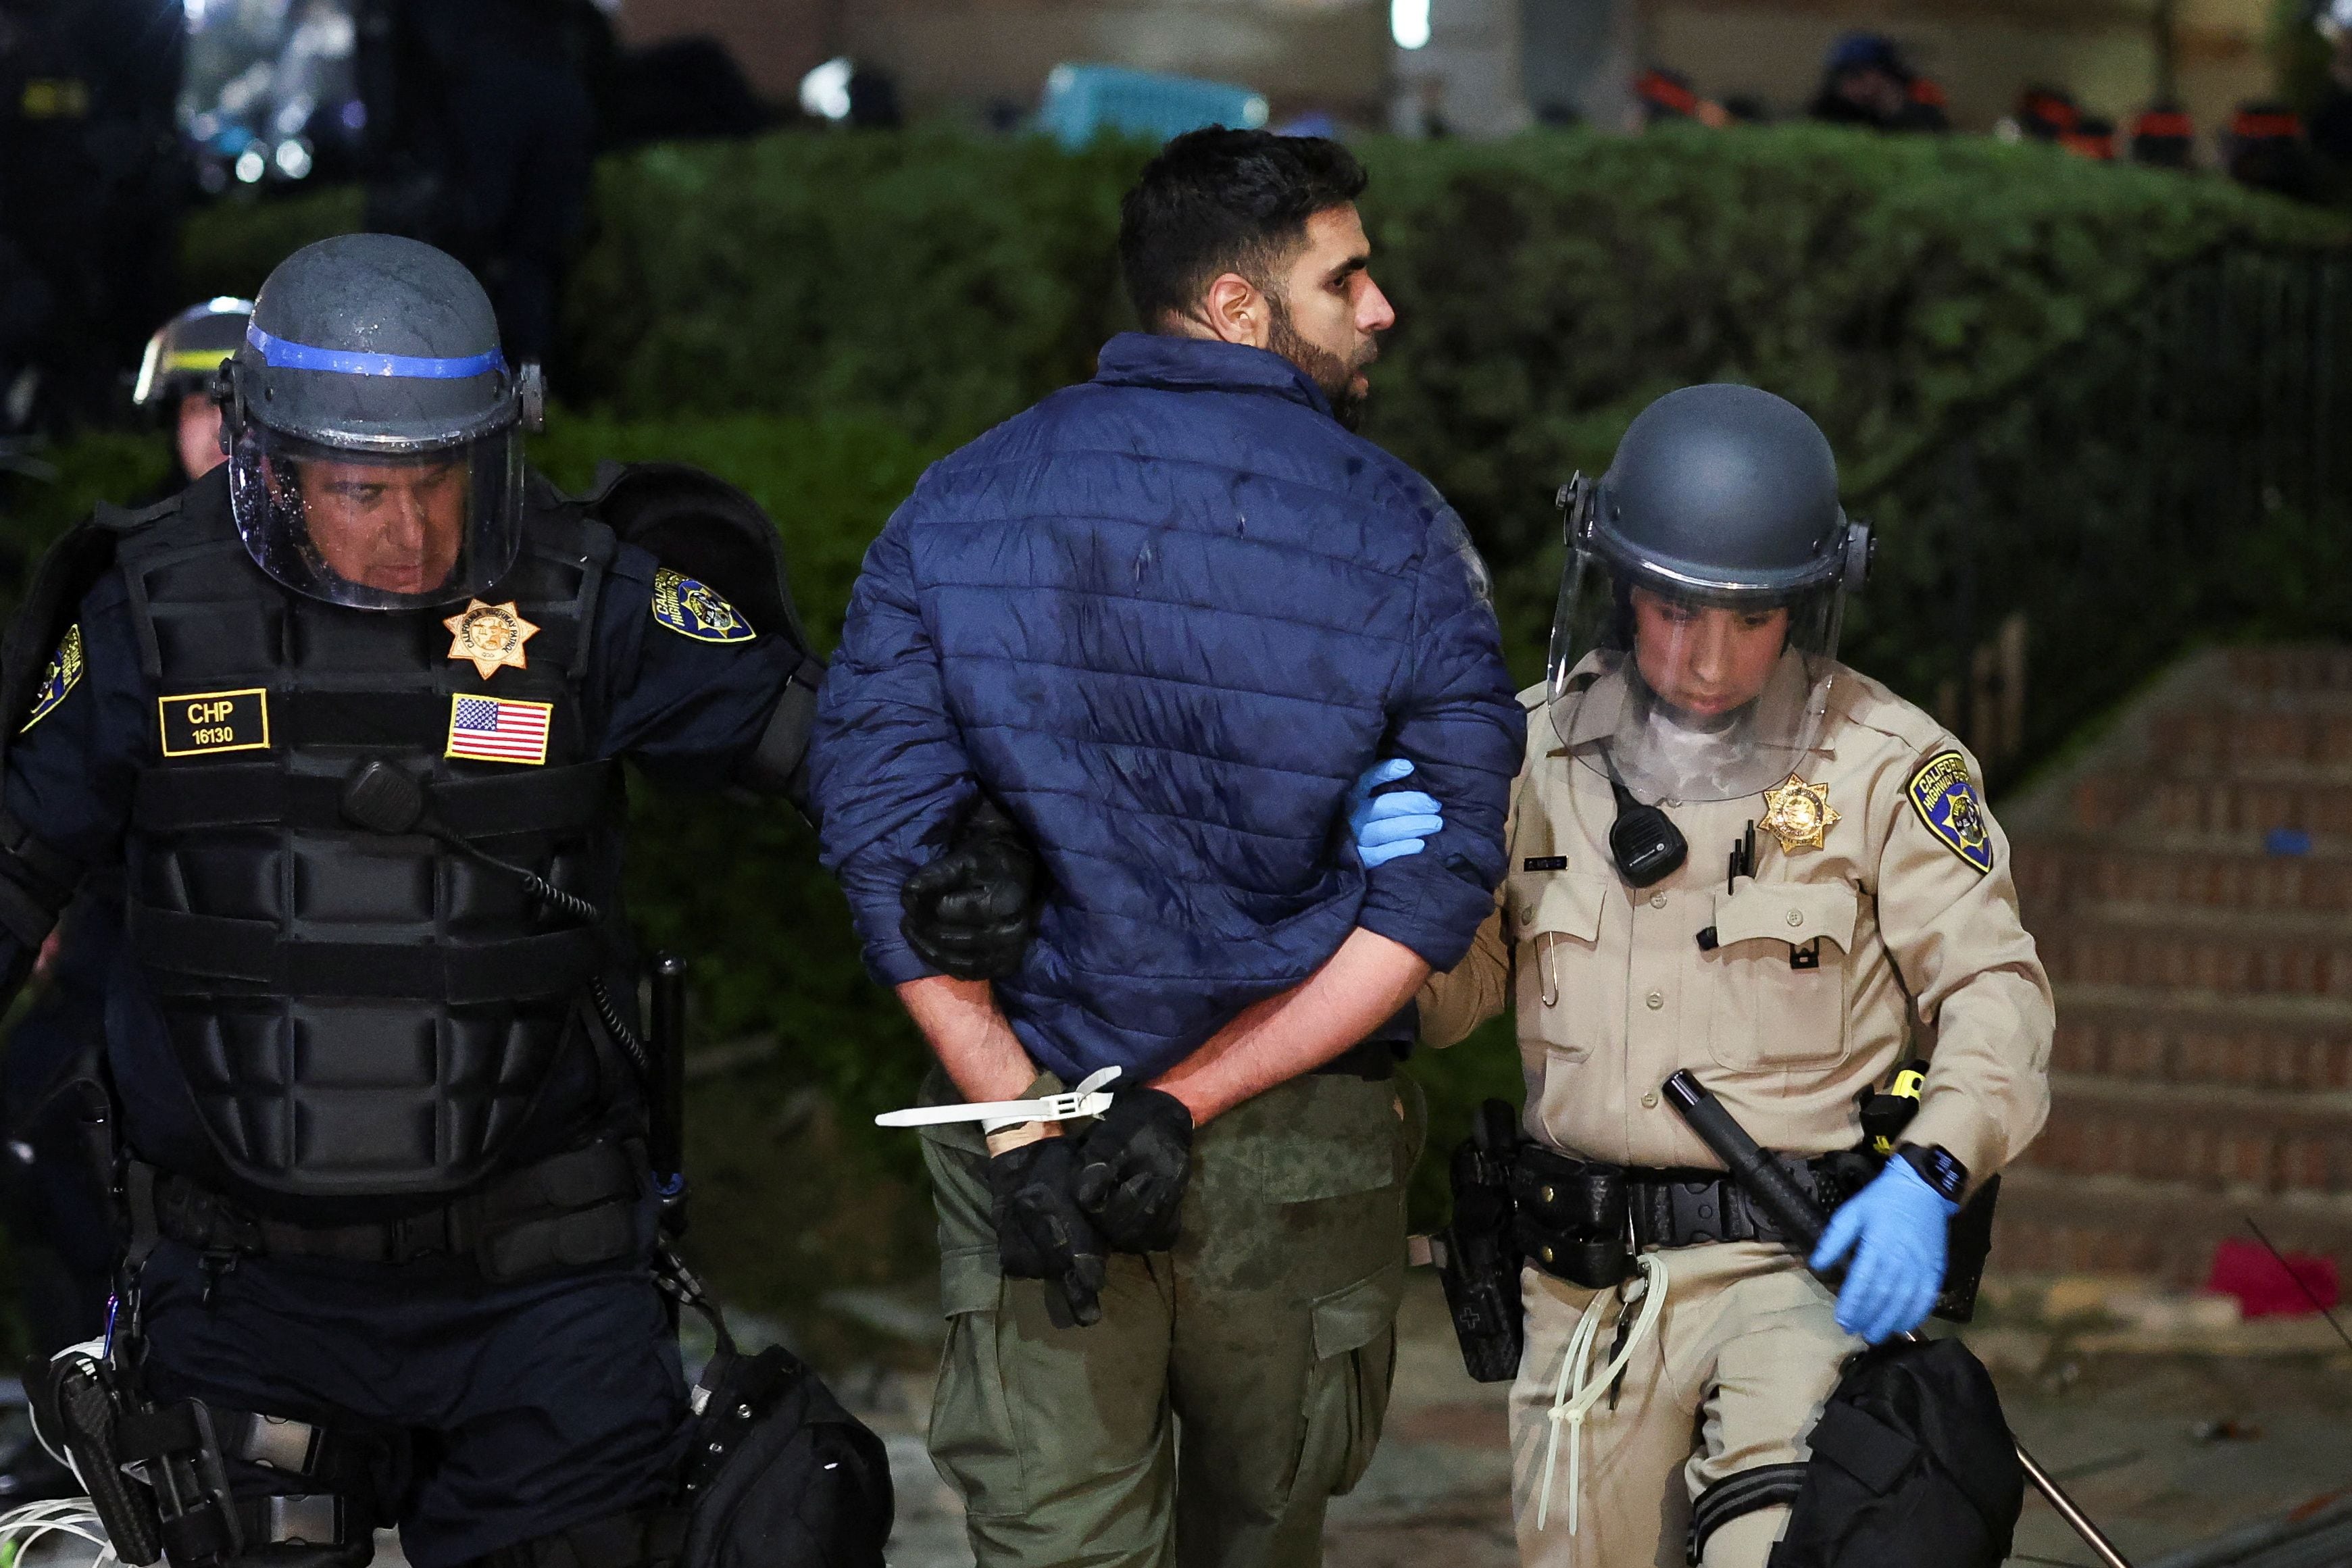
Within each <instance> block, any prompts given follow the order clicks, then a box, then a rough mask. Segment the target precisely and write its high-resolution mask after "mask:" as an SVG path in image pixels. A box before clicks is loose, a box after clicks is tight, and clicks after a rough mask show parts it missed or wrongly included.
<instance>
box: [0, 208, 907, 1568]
mask: <svg viewBox="0 0 2352 1568" xmlns="http://www.w3.org/2000/svg"><path fill="white" fill-rule="evenodd" d="M167 357H168V350H167ZM158 368H160V367H158ZM162 384H163V382H162V381H161V379H160V377H159V378H158V379H157V381H156V385H157V386H158V387H161V386H162ZM217 389H218V393H219V396H220V399H221V403H222V409H223V415H224V423H223V434H222V440H223V442H224V444H225V445H226V452H227V455H228V459H227V462H226V464H225V465H223V466H222V467H221V468H220V469H219V470H217V471H215V472H214V473H212V474H209V475H206V476H204V477H203V478H201V479H198V480H197V481H196V482H195V483H194V484H193V485H191V486H188V487H187V488H186V489H185V490H184V491H183V492H182V493H181V494H179V495H178V496H176V497H173V498H172V499H170V500H168V501H165V502H163V503H162V504H160V505H157V506H155V507H149V508H147V509H145V510H143V511H140V512H132V513H125V512H119V511H114V510H111V509H108V508H100V514H99V516H98V517H96V518H95V519H93V520H92V521H91V522H89V523H88V524H85V525H84V526H83V527H82V528H80V529H79V530H77V531H76V532H75V533H74V534H73V535H71V536H69V537H68V538H67V539H66V540H65V541H64V542H63V543H62V544H61V545H60V546H59V547H58V549H57V550H55V551H54V552H53V553H52V554H51V556H50V557H49V558H48V559H47V560H46V561H45V562H44V563H43V565H42V567H41V569H40V570H39V571H38V572H37V574H36V578H35V580H34V584H33V587H32V589H31V590H30V591H29V592H28V595H27V603H26V608H25V610H24V612H23V613H22V614H21V616H20V618H19V621H18V622H17V624H16V627H15V629H14V631H13V632H12V633H11V635H10V639H9V642H8V645H7V647H8V659H7V666H6V676H5V678H6V681H7V683H8V684H7V693H6V695H7V700H8V701H10V702H12V703H14V704H16V708H15V709H14V711H15V712H16V714H17V715H18V717H16V718H15V719H12V721H11V722H10V723H9V724H8V726H7V731H8V738H7V749H6V757H5V762H6V774H5V779H6V786H5V831H0V970H5V981H6V984H7V988H9V989H13V988H14V987H15V986H16V983H17V982H18V981H20V980H21V979H22V977H23V976H24V974H25V972H26V968H27V967H29V965H30V963H31V960H32V956H33V954H34V953H35V951H36V950H37V948H38V947H39V946H40V943H41V940H42V938H43V936H45V935H46V934H47V929H48V926H49V923H50V921H51V919H52V918H53V917H54V915H55V912H56V911H57V910H58V908H59V907H60V906H61V905H62V904H64V903H65V901H66V900H67V898H68V896H69V895H70V894H71V893H72V891H73V889H74V887H75V885H76V883H78V882H79V880H80V878H81V875H82V873H83V872H84V870H85V868H88V867H91V866H93V865H97V864H100V863H102V862H108V861H110V860H112V859H114V858H116V857H118V856H119V857H121V859H122V861H123V862H124V863H125V866H126V875H127V882H128V895H127V904H128V908H127V911H126V919H125V927H124V929H125V936H126V944H125V946H126V948H127V952H126V956H125V957H124V959H123V961H122V962H121V963H118V964H117V965H116V966H115V967H114V969H113V971H112V972H111V974H110V977H109V981H108V984H109V996H108V1011H107V1016H108V1030H107V1038H106V1052H105V1068H106V1071H104V1072H103V1073H102V1074H101V1075H100V1077H101V1078H102V1079H103V1081H104V1082H105V1084H106V1085H107V1086H108V1087H110V1090H111V1094H110V1100H111V1105H112V1115H111V1120H110V1125H111V1126H112V1128H113V1131H114V1134H115V1145H116V1146H115V1168H114V1175H115V1177H116V1183H117V1187H118V1191H119V1195H120V1197H121V1207H122V1210H123V1213H124V1216H125V1217H126V1224H127V1228H128V1238H127V1240H128V1258H127V1261H126V1263H125V1266H124V1268H123V1270H122V1273H121V1283H120V1287H119V1291H120V1297H121V1309H120V1311H119V1312H117V1313H116V1314H115V1317H114V1320H113V1330H112V1333H111V1334H110V1338H109V1341H108V1343H107V1346H106V1348H105V1349H104V1351H103V1352H102V1353H101V1352H98V1351H93V1352H91V1353H89V1355H88V1356H86V1357H85V1358H84V1360H83V1362H82V1363H80V1364H79V1370H80V1371H81V1372H84V1373H89V1374H90V1375H92V1376H96V1377H98V1378H99V1380H100V1381H101V1382H104V1383H106V1384H107V1385H109V1386H110V1388H112V1389H113V1391H114V1393H115V1395H116V1396H117V1397H118V1398H119V1399H120V1400H121V1401H123V1402H124V1403H122V1404H121V1409H122V1410H125V1411H129V1412H131V1414H130V1415H125V1416H121V1418H120V1419H119V1420H118V1421H117V1422H116V1424H115V1426H114V1427H113V1428H112V1429H113V1433H114V1440H115V1441H116V1442H117V1443H118V1446H120V1447H121V1449H122V1452H123V1454H124V1455H125V1456H126V1457H129V1458H143V1459H144V1460H145V1464H144V1473H145V1474H146V1475H147V1476H148V1477H149V1478H150V1485H151V1488H152V1499H151V1500H149V1501H148V1502H147V1505H146V1506H148V1507H149V1508H150V1509H151V1510H159V1511H160V1517H161V1520H162V1521H163V1523H162V1527H161V1528H162V1539H163V1546H164V1548H165V1549H166V1550H167V1551H168V1552H169V1555H170V1556H171V1557H172V1560H173V1563H175V1564H179V1565H180V1568H188V1565H190V1564H200V1565H205V1568H210V1565H212V1564H215V1563H230V1562H236V1563H286V1564H328V1563H353V1564H356V1563H365V1562H366V1561H367V1560H368V1558H369V1555H370V1552H371V1550H372V1547H371V1541H372V1534H371V1532H372V1531H373V1530H374V1529H376V1528H378V1527H385V1526H392V1525H395V1524H396V1525H397V1526H398V1527H399V1528H400V1530H401V1531H402V1536H403V1544H404V1550H405V1552H406V1554H407V1557H408V1559H409V1561H410V1562H412V1563H415V1564H417V1565H418V1568H456V1565H457V1564H461V1563H485V1564H499V1565H500V1568H526V1565H533V1564H541V1563H549V1564H563V1565H566V1568H570V1565H572V1564H578V1565H579V1568H595V1565H601V1564H612V1565H616V1568H626V1565H630V1564H638V1563H653V1562H656V1561H665V1562H667V1561H670V1560H673V1559H674V1558H675V1556H676V1554H677V1544H678V1542H679V1541H680V1540H681V1539H682V1538H683V1536H684V1532H685V1525H684V1523H683V1522H682V1518H681V1516H680V1515H679V1514H678V1513H677V1511H676V1510H675V1508H674V1507H673V1506H672V1505H673V1503H674V1501H675V1491H674V1479H673V1478H674V1476H675V1474H676V1468H677V1462H678V1460H679V1458H680V1457H681V1451H682V1448H684V1446H685V1444H686V1443H687V1441H688V1436H687V1427H686V1426H685V1419H686V1416H687V1408H686V1406H687V1392H686V1389H685V1387H684V1385H683V1383H682V1381H681V1377H680V1371H679V1362H678V1356H677V1349H676V1345H675V1343H674V1341H673V1339H672V1338H671V1336H670V1335H669V1333H668V1332H667V1314H666V1312H665V1306H664V1301H663V1298H662V1296H661V1294H660V1293H659V1291H657V1288H656V1275H655V1273H654V1271H653V1270H652V1269H651V1267H650V1266H649V1265H650V1264H651V1262H652V1261H653V1260H654V1258H655V1251H656V1212H657V1199H656V1180H657V1178H667V1176H674V1175H675V1173H661V1172H654V1171H650V1170H649V1169H648V1164H647V1155H646V1130H647V1120H648V1116H647V1100H648V1094H649V1090H648V1088H647V1080H648V1078H649V1076H650V1074H649V1066H650V1064H649V1063H648V1062H647V1061H646V1042H645V1040H642V1039H641V1038H640V1037H639V1036H640V1031H639V1029H638V1025H637V1022H636V1019H635V995H636V986H635V976H634V972H633V961H632V958H631V956H630V954H629V951H628V946H627V939H626V935H625V923H624V918H623V915H622V911H621V907H620V889H619V880H618V879H619V873H620V866H621V848H622V835H623V831H624V825H625V800H626V798H625V789H624V786H623V780H622V777H621V774H620V764H621V761H622V759H623V758H627V759H629V760H631V761H634V762H635V763H637V764H638V765H639V766H640V767H641V768H644V769H645V770H646V772H648V773H649V774H652V775H655V776H656V777H659V778H668V779H678V780H682V781H703V782H709V783H717V782H730V783H733V784H735V785H739V786H742V787H746V788H749V789H752V790H755V791H760V792H764V793H769V794H780V795H782V796H784V797H786V798H787V799H797V794H798V789H799V782H798V780H799V777H800V765H801V753H802V749H803V739H804V737H805V735H806V732H807V728H808V723H809V719H810V716H811V714H812V712H813V709H814V685H815V682H816V680H817V679H818V676H819V674H820V671H821V666H820V665H819V664H818V663H817V661H816V660H815V659H814V657H813V656H812V654H811V653H810V651H809V649H808V646H807V643H806V639H805V637H804V635H803V632H802V631H801V628H800V625H799V622H798V620H797V617H796V615H795V613H794V612H793V606H792V601H791V597H790V591H789V589H788V587H787V585H786V582H785V579H784V574H783V570H782V560H781V559H780V556H779V553H778V549H777V543H776V536H775V532H774V529H773V528H772V525H771V524H770V523H769V522H768V521H767V519H766V518H765V517H762V516H761V514H760V513H759V512H758V510H757V508H756V507H753V506H752V505H751V503H750V501H749V500H748V499H747V498H745V497H741V496H740V493H738V492H735V491H733V490H732V489H730V488H729V487H728V486H724V485H722V484H720V483H719V482H718V481H716V480H713V479H710V478H709V477H708V476H702V475H699V474H696V473H694V472H693V471H691V470H686V469H681V468H677V467H673V466H668V465H658V466H648V467H643V468H635V469H621V470H618V471H617V472H616V473H612V472H608V474H607V475H606V476H601V477H600V484H599V486H598V488H597V490H596V491H595V492H594V493H593V494H592V495H591V496H589V497H585V498H584V499H574V498H570V497H564V496H562V495H561V494H559V493H558V492H557V491H556V490H554V488H553V487H552V486H550V485H549V484H548V483H547V482H546V481H545V480H544V479H542V478H541V477H540V476H538V475H537V474H535V473H533V472H532V471H531V470H530V468H529V466H528V465H526V464H525V462H524V460H523V452H522V437H523V434H524V433H525V431H526V430H527V429H529V428H530V427H531V426H532V423H533V422H534V421H535V419H536V418H537V416H538V409H537V402H538V387H537V377H536V371H535V368H534V367H528V366H522V367H518V366H515V365H512V364H509V362H508V361H506V359H505V358H504V356H503V355H502V353H501V351H500V348H499V337H498V332H497V329H496V326H495V324H494V320H493V316H492V312H491V308H490V305H489V302H488V299H487V298H485V297H484V295H483V292H482V290H481V288H480V287H479V286H478V284H477V283H476V282H475V280H474V279H473V278H472V277H470V276H469V275H468V274H467V272H466V271H465V269H464V268H463V267H460V266H458V265H457V263H456V262H454V261H453V260H451V259H450V258H449V257H448V256H445V255H443V254H442V253H440V252H438V251H436V250H434V249H432V248H430V247H428V246H424V245H421V244H418V243H415V242H414V241H409V240H404V239H396V238H391V237H387V236H383V235H349V236H345V237H341V238H338V239H331V240H327V241H323V242H320V244H317V245H313V246H309V247H306V248H305V249H303V250H301V251H299V252H297V253H296V254H295V255H294V256H291V257H289V259H288V260H287V261H286V262H285V263H283V264H282V265H281V266H280V267H278V269H277V270H276V271H275V272H273V273H272V274H271V275H270V277H269V278H268V282H267V283H266V284H265V285H264V286H263V287H262V289H261V292H260V294H259V296H258V297H257V299H256V300H255V302H254V306H253V309H252V315H251V319H250V321H249V322H248V323H247V325H246V327H245V329H244V331H243V333H242V340H241V341H240V342H239V343H238V344H237V345H236V350H235V355H234V358H233V361H231V362H230V364H229V365H228V366H227V367H226V369H224V370H223V371H222V372H221V374H220V377H219V381H218V383H217ZM45 661H46V662H45ZM19 726H21V727H22V728H21V731H20V729H19ZM93 1366H95V1367H96V1368H97V1370H96V1371H95V1372H93V1371H92V1367H93ZM65 1386H66V1385H65V1383H64V1382H63V1381H60V1382H59V1383H58V1387H59V1388H63V1387H65ZM59 1399H60V1401H61V1402H60V1403H59V1404H58V1409H59V1411H60V1416H59V1419H60V1420H64V1421H65V1430H66V1432H67V1433H68V1437H69V1438H70V1437H71V1435H72V1434H73V1433H75V1432H77V1431H82V1430H83V1428H81V1427H76V1426H74V1425H73V1423H72V1422H71V1421H70V1420H65V1417H66V1416H70V1415H71V1414H72V1412H71V1411H70V1410H67V1409H66V1408H65V1403H69V1402H62V1400H63V1396H59ZM84 1414H85V1416H86V1414H87V1412H86V1411H85V1412H84ZM134 1417H135V1418H134ZM45 1430H46V1428H45ZM83 1473H84V1474H85V1476H88V1475H89V1473H91V1472H90V1468H89V1466H87V1465H85V1466H84V1467H83ZM157 1477H165V1478H171V1477H177V1478H180V1481H175V1482H173V1483H172V1484H171V1485H169V1486H166V1485H164V1484H163V1483H162V1482H159V1481H156V1480H155V1479H154V1478H157ZM181 1482H184V1485H183V1484H181ZM101 1490H103V1489H101ZM127 1490H129V1491H131V1492H132V1493H140V1491H141V1489H140V1488H138V1487H136V1486H132V1487H129V1488H128V1489H127ZM167 1493H168V1494H169V1495H167ZM100 1502H101V1504H103V1503H104V1502H105V1499H104V1498H103V1497H101V1498H100ZM886 1516H887V1508H886ZM111 1528H113V1525H112V1523H111V1522H110V1529H111ZM886 1528H887V1526H886ZM877 1551H878V1541H877Z"/></svg>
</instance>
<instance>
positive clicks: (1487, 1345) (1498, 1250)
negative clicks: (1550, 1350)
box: [1430, 1100, 1527, 1383]
mask: <svg viewBox="0 0 2352 1568" xmlns="http://www.w3.org/2000/svg"><path fill="white" fill-rule="evenodd" d="M1518 1145H1519V1128H1518V1117H1517V1113H1514V1112H1513V1111H1512V1109H1511V1107H1510V1106H1509V1105H1508V1104H1507V1103H1504V1102H1502V1101H1500V1100H1489V1101H1487V1102H1486V1103H1485V1104H1483V1105H1481V1106H1479V1107H1478V1119H1477V1121H1476V1122H1475V1124H1473V1126H1472V1132H1471V1136H1470V1137H1468V1138H1466V1139H1465V1140H1464V1141H1463V1143H1462V1144H1461V1145H1460V1146H1459V1147H1457V1148H1456V1149H1455V1150H1454V1161H1453V1166H1452V1167H1451V1172H1450V1174H1451V1176H1452V1178H1453V1186H1454V1218H1453V1219H1452V1221H1451V1222H1449V1223H1448V1224H1447V1226H1446V1228H1445V1229H1444V1231H1443V1232H1441V1233H1440V1234H1439V1235H1438V1236H1437V1237H1436V1238H1435V1239H1434V1240H1435V1243H1436V1245H1434V1246H1433V1247H1432V1248H1431V1249H1430V1251H1431V1257H1432V1260H1433V1261H1434V1262H1435V1263H1436V1264H1437V1270H1438V1279H1439V1281H1441V1282H1442V1283H1443V1284H1444V1287H1445V1309H1446V1311H1447V1312H1448V1313H1450V1314H1451V1315H1452V1317H1453V1319H1454V1338H1455V1339H1456V1340H1457V1341H1459V1342H1460V1343H1461V1346H1462V1364H1463V1367H1464V1368H1465V1370H1466V1371H1467V1372H1468V1373H1469V1374H1470V1375H1471V1376H1472V1377H1473V1378H1475V1379H1476V1380H1477V1381H1478V1382H1480V1383H1506V1382H1508V1381H1509V1380H1510V1379H1511V1378H1512V1377H1514V1376H1516V1375H1517V1374H1518V1370H1519V1355H1520V1352H1521V1351H1522V1350H1523V1349H1524V1348H1525V1346H1526V1343H1527V1332H1526V1325H1525V1322H1524V1321H1523V1319H1522V1316H1521V1312H1520V1306H1519V1250H1518V1243H1517V1239H1515V1237H1514V1234H1513V1227H1512V1215H1511V1167H1512V1164H1513V1161H1514V1160H1515V1158H1516V1157H1517V1152H1518Z"/></svg>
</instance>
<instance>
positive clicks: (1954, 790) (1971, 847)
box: [1904, 751, 1992, 872]
mask: <svg viewBox="0 0 2352 1568" xmlns="http://www.w3.org/2000/svg"><path fill="white" fill-rule="evenodd" d="M1904 792H1905V793H1906V794H1907V795H1909V796H1910V797H1911V809H1912V810H1915V811H1916V812H1918V813H1919V820H1920V821H1922V822H1925V823H1926V824H1927V831H1929V832H1931V833H1933V834H1935V835H1936V837H1937V838H1938V839H1941V840H1942V841H1944V847H1945V848H1946V849H1948V850H1950V851H1951V852H1953V853H1954V854H1956V855H1958V856H1959V857H1960V858H1961V859H1962V860H1964V861H1966V862H1969V864H1970V865H1972V866H1974V867H1976V868H1977V870H1979V871H1980V872H1985V871H1990V870H1992V835H1991V833H1990V831H1987V830H1986V827H1985V816H1984V807H1983V806H1982V805H1981V804H1979V802H1978V800H1977V789H1976V786H1975V785H1974V784H1971V783H1970V782H1969V765H1968V761H1967V759H1966V758H1963V757H1961V755H1960V754H1959V753H1958V752H1957V751H1939V752H1937V753H1936V755H1935V756H1933V757H1930V758H1927V761H1925V762H1923V763H1921V764H1920V765H1919V770H1918V771H1917V772H1916V773H1914V774H1912V775H1911V782H1910V783H1909V784H1908V785H1906V787H1905V790H1904Z"/></svg>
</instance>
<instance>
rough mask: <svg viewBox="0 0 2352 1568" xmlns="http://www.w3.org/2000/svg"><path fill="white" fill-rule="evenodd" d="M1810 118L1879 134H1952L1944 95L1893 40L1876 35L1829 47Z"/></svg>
mask: <svg viewBox="0 0 2352 1568" xmlns="http://www.w3.org/2000/svg"><path fill="white" fill-rule="evenodd" d="M1809 112H1810V113H1811V116H1812V118H1813V119H1815V120H1821V121H1822V122H1824V123H1825V124H1830V125H1864V126H1868V127H1869V128H1871V129H1872V130H1874V131H1948V130H1950V129H1951V121H1950V120H1948V118H1947V117H1946V115H1945V113H1944V90H1943V89H1941V88H1939V87H1937V85H1936V84H1935V83H1934V82H1932V81H1929V80H1928V79H1927V78H1925V77H1922V76H1920V75H1919V74H1918V73H1917V72H1916V71H1914V70H1913V69H1912V68H1910V66H1909V65H1908V64H1907V63H1906V61H1905V60H1904V58H1903V55H1902V52H1901V51H1900V50H1898V49H1897V48H1896V47H1895V41H1894V40H1893V39H1891V38H1887V37H1882V36H1881V35H1879V34H1876V33H1848V34H1846V35H1845V36H1844V37H1841V38H1839V39H1838V41H1837V42H1836V43H1834V44H1832V45H1831V46H1830V52H1829V55H1828V57H1826V58H1825V59H1824V60H1823V61H1822V85H1821V90H1820V91H1819V92H1817V93H1815V94H1814V95H1813V102H1812V107H1811V110H1810V111H1809Z"/></svg>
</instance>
